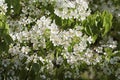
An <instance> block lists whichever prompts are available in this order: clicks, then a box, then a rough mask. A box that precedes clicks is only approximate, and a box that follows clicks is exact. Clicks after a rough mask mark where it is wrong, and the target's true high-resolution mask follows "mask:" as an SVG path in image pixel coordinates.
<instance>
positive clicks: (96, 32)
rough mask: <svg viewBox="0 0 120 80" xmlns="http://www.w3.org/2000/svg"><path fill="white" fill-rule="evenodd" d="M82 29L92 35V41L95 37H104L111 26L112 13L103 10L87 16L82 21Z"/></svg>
mask: <svg viewBox="0 0 120 80" xmlns="http://www.w3.org/2000/svg"><path fill="white" fill-rule="evenodd" d="M82 26H83V27H84V31H85V32H86V33H87V34H88V35H89V36H92V39H93V43H94V42H95V41H96V40H97V38H98V37H99V38H102V37H104V36H105V35H106V34H107V33H108V32H109V31H110V29H111V27H112V14H111V13H109V12H107V11H104V12H102V13H100V12H96V13H95V14H93V15H90V16H88V17H87V19H86V20H84V21H83V22H82Z"/></svg>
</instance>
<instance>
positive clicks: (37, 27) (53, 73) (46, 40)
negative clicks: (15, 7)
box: [0, 0, 120, 80]
mask: <svg viewBox="0 0 120 80" xmlns="http://www.w3.org/2000/svg"><path fill="white" fill-rule="evenodd" d="M88 3H89V2H88V1H87V0H21V1H20V4H21V13H20V14H19V15H11V14H12V11H11V13H10V15H7V22H8V24H9V26H10V36H11V37H12V39H13V43H11V44H10V45H9V51H8V52H2V54H0V57H1V58H0V80H33V79H35V80H53V79H54V80H81V79H94V78H95V77H96V76H97V78H95V79H99V78H100V77H101V76H102V77H104V75H103V74H106V75H107V76H106V77H109V76H111V75H112V76H113V77H115V79H118V80H119V79H120V72H119V71H120V68H119V67H120V66H119V61H120V57H119V56H117V55H119V51H118V50H117V47H118V42H117V41H116V40H115V39H114V38H113V37H112V36H111V35H107V36H105V37H104V38H102V39H100V40H99V39H96V40H98V42H97V41H96V42H95V43H93V41H94V40H93V38H92V37H91V36H89V35H87V34H86V33H85V32H84V29H83V26H82V25H81V23H82V21H83V20H84V19H86V17H87V16H89V15H90V12H91V11H90V10H89V6H88ZM1 5H2V6H1ZM48 6H52V7H50V8H51V10H49V9H50V8H49V7H48ZM1 7H2V9H4V10H5V13H6V12H7V4H6V3H5V2H4V0H1V1H0V8H1ZM13 16H15V18H14V17H13ZM54 16H58V17H60V18H61V20H62V21H64V20H69V19H73V21H74V20H76V21H74V23H76V24H75V26H74V27H72V28H68V29H61V27H62V26H60V25H58V24H57V23H56V20H57V19H55V17H54ZM77 21H78V23H77ZM68 23H69V21H68ZM63 25H64V23H63ZM98 68H99V69H98ZM97 70H100V72H101V71H102V72H101V73H100V72H99V71H97ZM89 73H90V74H91V76H92V77H91V76H89ZM96 73H97V74H100V75H97V74H96ZM84 76H85V77H84ZM107 79H109V78H107Z"/></svg>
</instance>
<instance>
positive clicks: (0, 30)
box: [0, 14, 12, 53]
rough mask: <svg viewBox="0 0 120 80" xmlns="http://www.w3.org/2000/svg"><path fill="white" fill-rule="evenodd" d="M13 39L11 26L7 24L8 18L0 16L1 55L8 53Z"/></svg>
mask: <svg viewBox="0 0 120 80" xmlns="http://www.w3.org/2000/svg"><path fill="white" fill-rule="evenodd" d="M11 42H12V38H11V37H10V35H9V26H8V24H7V23H6V16H5V15H4V14H0V53H2V51H5V52H7V51H8V49H9V45H10V43H11Z"/></svg>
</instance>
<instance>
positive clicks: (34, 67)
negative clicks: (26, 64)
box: [32, 63, 40, 72]
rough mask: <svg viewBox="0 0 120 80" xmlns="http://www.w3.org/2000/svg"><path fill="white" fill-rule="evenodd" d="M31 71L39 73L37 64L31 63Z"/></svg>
mask: <svg viewBox="0 0 120 80" xmlns="http://www.w3.org/2000/svg"><path fill="white" fill-rule="evenodd" d="M32 69H33V70H34V71H35V72H39V70H40V65H39V64H38V63H33V64H32Z"/></svg>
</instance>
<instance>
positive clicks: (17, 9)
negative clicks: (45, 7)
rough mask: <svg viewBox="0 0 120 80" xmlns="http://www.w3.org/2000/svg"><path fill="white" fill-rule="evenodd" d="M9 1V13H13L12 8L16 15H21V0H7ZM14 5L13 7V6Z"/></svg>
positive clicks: (6, 0)
mask: <svg viewBox="0 0 120 80" xmlns="http://www.w3.org/2000/svg"><path fill="white" fill-rule="evenodd" d="M5 2H6V3H7V6H8V8H7V14H8V15H9V14H11V10H13V11H14V15H19V14H20V10H21V5H20V0H5ZM12 7H13V8H12Z"/></svg>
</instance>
